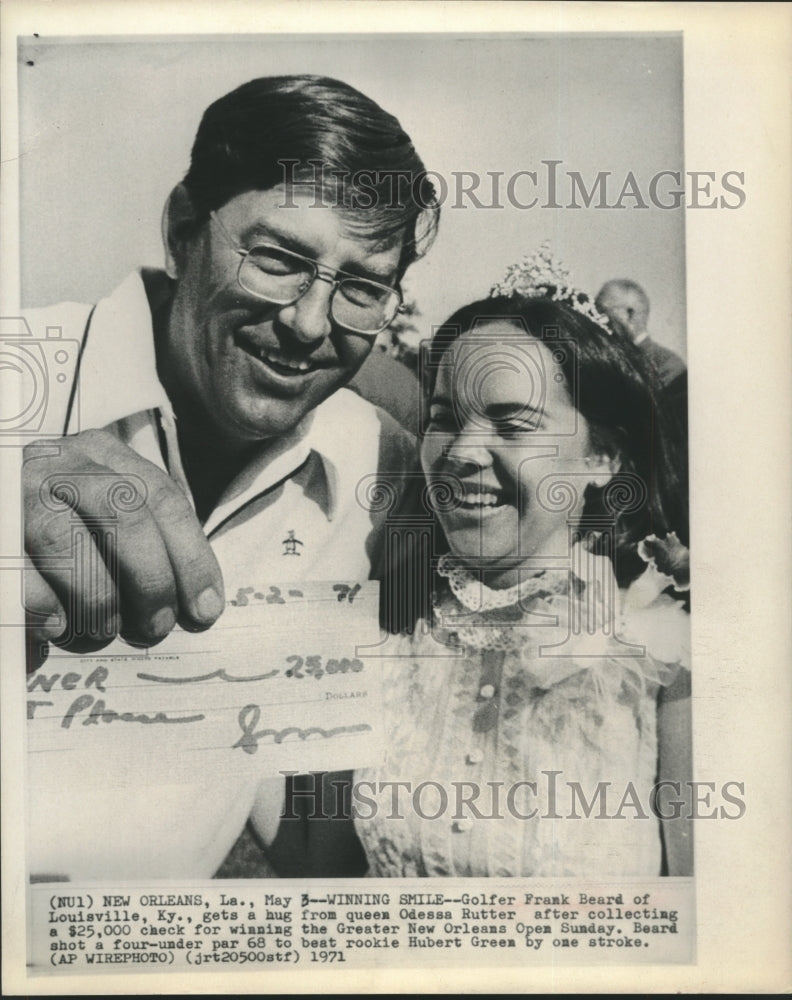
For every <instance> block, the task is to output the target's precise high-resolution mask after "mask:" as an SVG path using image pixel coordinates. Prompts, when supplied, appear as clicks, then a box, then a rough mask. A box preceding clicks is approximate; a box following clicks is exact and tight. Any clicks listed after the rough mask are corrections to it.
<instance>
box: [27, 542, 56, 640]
mask: <svg viewBox="0 0 792 1000" xmlns="http://www.w3.org/2000/svg"><path fill="white" fill-rule="evenodd" d="M23 575H24V601H23V603H24V607H25V624H26V627H27V629H28V632H29V634H30V635H31V636H32V637H33V638H34V639H35V640H36V641H39V642H49V641H50V640H52V639H57V638H58V636H59V635H62V634H63V632H65V631H66V612H65V611H64V610H63V605H62V604H61V602H60V601H59V600H58V598H57V596H56V594H55V592H54V590H53V589H52V587H50V585H49V584H48V583H47V581H46V580H45V579H44V577H43V576H42V575H41V574H40V573H39V572H38V570H37V569H36V567H35V566H34V565H33V563H32V562H31V561H30V558H29V557H28V556H25V569H24V573H23Z"/></svg>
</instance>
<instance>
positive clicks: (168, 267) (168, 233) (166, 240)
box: [162, 184, 195, 279]
mask: <svg viewBox="0 0 792 1000" xmlns="http://www.w3.org/2000/svg"><path fill="white" fill-rule="evenodd" d="M194 227H195V208H194V207H193V203H192V199H191V198H190V196H189V194H188V193H187V188H186V187H185V186H184V185H183V184H177V185H176V187H175V188H174V189H173V190H172V191H171V193H170V195H169V196H168V200H167V201H166V202H165V208H164V209H163V211H162V243H163V246H164V248H165V271H166V272H167V275H168V277H169V278H174V279H176V278H178V277H179V273H180V271H181V268H182V266H183V262H184V250H185V247H186V245H187V241H188V238H189V235H190V234H191V233H192V232H193V231H194Z"/></svg>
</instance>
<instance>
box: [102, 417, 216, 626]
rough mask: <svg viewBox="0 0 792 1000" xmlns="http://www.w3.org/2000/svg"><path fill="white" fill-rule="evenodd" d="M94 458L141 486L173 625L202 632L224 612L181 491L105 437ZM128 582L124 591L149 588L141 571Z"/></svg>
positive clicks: (210, 561)
mask: <svg viewBox="0 0 792 1000" xmlns="http://www.w3.org/2000/svg"><path fill="white" fill-rule="evenodd" d="M94 455H95V457H96V458H97V459H98V460H100V461H102V462H103V463H104V464H105V465H107V466H109V467H110V468H113V469H115V470H116V471H118V472H125V473H130V474H132V475H135V476H139V477H140V479H142V480H143V481H144V482H145V484H146V488H147V498H146V507H147V510H148V511H149V513H150V514H151V515H152V517H153V518H154V521H155V523H156V525H157V528H158V530H159V534H160V537H161V538H162V542H163V544H164V546H165V549H166V551H167V554H168V559H169V562H170V566H171V570H172V573H173V578H174V581H175V587H176V594H177V604H178V620H179V623H180V624H181V625H183V626H184V627H185V628H208V627H209V626H210V625H212V624H213V623H214V622H215V621H216V620H217V618H218V617H219V616H220V614H221V613H222V611H223V608H224V606H225V596H224V593H225V592H224V589H223V577H222V573H221V571H220V566H219V564H218V562H217V557H216V556H215V554H214V552H213V550H212V547H211V545H210V544H209V541H208V540H207V538H206V535H205V534H204V531H203V528H202V527H201V524H200V522H199V521H198V518H197V516H196V514H195V511H194V510H193V508H192V505H191V504H190V502H189V500H188V498H187V497H186V496H185V494H184V492H183V491H182V489H181V487H180V486H179V485H178V484H177V483H175V482H174V481H173V480H172V479H171V478H170V477H169V476H168V475H167V474H166V473H164V472H163V471H162V470H161V469H158V468H157V467H156V466H155V465H153V464H152V463H151V462H148V461H147V460H146V459H144V458H142V457H141V456H140V455H137V454H136V453H135V452H133V451H131V449H129V448H127V447H126V446H125V445H122V444H120V443H119V442H118V441H117V440H116V439H115V438H113V437H111V436H110V435H104V436H103V437H102V438H101V439H100V440H98V441H97V442H96V445H95V447H94ZM129 563H130V564H131V563H132V559H131V554H130V558H129ZM127 568H129V567H127ZM129 577H130V579H129V580H128V581H126V585H127V586H131V587H132V588H135V589H140V590H145V587H146V586H148V585H149V584H148V580H147V568H146V569H144V572H143V573H142V575H141V574H138V573H137V572H131V573H129Z"/></svg>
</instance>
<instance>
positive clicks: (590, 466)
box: [586, 452, 621, 489]
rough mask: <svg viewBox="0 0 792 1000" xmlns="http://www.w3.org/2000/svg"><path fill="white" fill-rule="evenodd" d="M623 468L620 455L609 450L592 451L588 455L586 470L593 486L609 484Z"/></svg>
mask: <svg viewBox="0 0 792 1000" xmlns="http://www.w3.org/2000/svg"><path fill="white" fill-rule="evenodd" d="M620 469H621V459H620V457H619V456H618V455H609V454H608V453H607V452H592V453H591V454H590V455H588V456H587V457H586V472H587V474H588V477H589V482H590V483H591V485H592V486H599V487H600V489H601V488H602V487H603V486H607V485H608V483H609V482H610V481H611V479H613V477H614V476H615V475H616V473H617V472H618V471H619V470H620Z"/></svg>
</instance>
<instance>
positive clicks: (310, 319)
mask: <svg viewBox="0 0 792 1000" xmlns="http://www.w3.org/2000/svg"><path fill="white" fill-rule="evenodd" d="M332 294H333V285H332V283H331V282H328V281H327V280H326V279H323V278H322V277H321V276H317V278H316V279H315V280H314V282H313V284H312V285H311V287H310V288H309V289H308V291H307V292H306V293H305V295H303V296H302V297H301V298H299V299H297V301H296V302H292V304H291V305H290V306H284V307H283V308H282V309H281V311H280V314H279V318H280V321H281V322H282V323H283V324H284V325H285V326H287V327H288V328H289V330H291V332H292V334H293V335H294V337H295V338H296V339H297V340H299V341H300V342H301V343H303V344H310V343H314V342H316V341H320V340H324V339H325V337H327V336H329V335H330V332H331V330H332V328H333V327H332V323H331V321H330V300H331V297H332Z"/></svg>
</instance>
